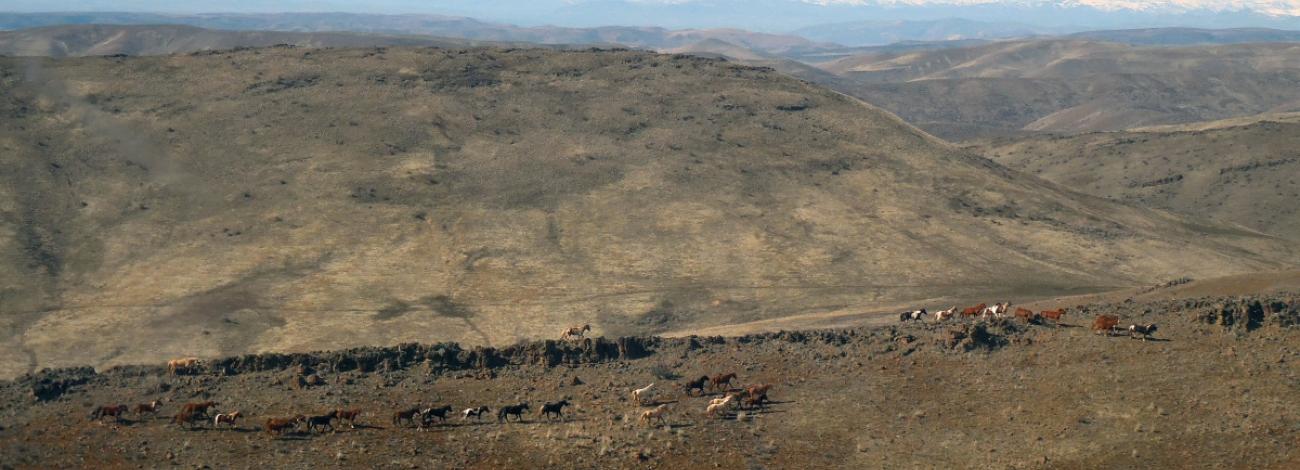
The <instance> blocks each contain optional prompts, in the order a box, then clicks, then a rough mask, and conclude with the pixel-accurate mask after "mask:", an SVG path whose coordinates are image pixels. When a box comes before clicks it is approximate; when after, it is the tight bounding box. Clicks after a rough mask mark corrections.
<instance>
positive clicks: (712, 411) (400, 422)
mask: <svg viewBox="0 0 1300 470" xmlns="http://www.w3.org/2000/svg"><path fill="white" fill-rule="evenodd" d="M574 330H575V331H577V333H576V335H577V336H581V335H582V333H583V330H582V329H574ZM197 364H198V361H197V360H191V358H186V359H178V360H172V361H168V370H169V371H170V372H171V373H172V374H176V373H178V372H179V371H182V370H185V369H187V368H192V367H195V366H196V365H197ZM736 378H737V375H736V373H734V372H727V373H720V374H715V375H704V376H701V377H699V378H698V379H693V380H687V381H684V382H683V383H681V384H680V385H679V388H680V389H681V390H682V391H683V392H684V393H685V394H686V395H687V396H700V397H703V396H705V394H706V392H709V391H712V392H714V393H718V394H720V396H719V397H718V398H714V399H712V400H710V401H709V404H708V406H706V407H705V408H704V410H703V412H704V414H705V415H706V416H708V417H711V418H716V417H720V416H724V415H726V413H727V412H728V411H729V410H730V409H732V408H740V409H762V408H764V407H766V405H768V404H770V403H771V400H770V399H769V398H768V395H767V394H768V391H770V390H771V388H772V386H771V385H770V384H757V385H750V386H747V387H740V388H733V387H732V381H734V380H735V379H736ZM654 388H655V384H654V383H651V384H650V385H648V386H645V387H641V388H637V389H633V390H632V391H631V395H632V402H633V403H635V404H636V406H638V407H641V406H646V405H650V406H654V408H653V409H649V410H644V411H641V412H640V413H639V415H638V417H639V419H638V421H639V422H640V423H643V424H655V423H658V424H666V416H667V414H668V412H669V410H670V407H669V403H661V402H652V403H648V404H647V402H646V399H647V398H649V397H650V395H651V393H652V392H653V390H654ZM162 405H163V403H162V401H161V400H154V401H151V402H149V403H142V404H138V405H135V406H134V407H129V406H127V405H108V406H99V407H96V408H95V409H94V410H92V411H91V413H90V420H92V421H102V420H103V419H105V418H112V419H113V420H114V422H122V421H123V420H124V418H125V417H126V415H127V414H128V413H130V412H134V413H135V415H136V416H137V419H141V420H142V419H144V418H145V417H146V416H157V415H158V414H159V412H160V411H161V409H162ZM218 405H219V403H217V402H215V401H211V400H209V401H202V402H193V403H185V404H184V405H182V406H181V407H180V409H179V410H178V411H177V413H176V414H175V415H173V416H172V418H171V421H170V422H171V424H176V425H178V426H180V427H182V428H185V429H195V428H198V427H202V426H206V425H207V424H208V423H211V426H212V428H213V429H218V428H220V427H221V426H222V425H225V426H227V427H229V428H236V427H237V426H238V425H239V420H240V419H241V418H243V417H244V415H243V413H241V412H240V411H228V412H220V413H216V412H214V411H215V410H216V409H217V406H218ZM531 406H532V405H530V404H529V403H528V402H522V403H515V404H509V405H505V406H501V407H499V408H497V410H496V418H497V422H498V423H509V422H510V420H511V418H514V420H515V421H516V422H522V421H523V420H524V414H525V413H526V412H529V411H531V409H532V408H531ZM571 406H573V404H572V403H570V402H569V401H568V400H559V401H553V402H546V403H543V404H542V405H541V407H540V408H537V416H538V417H539V419H545V420H547V421H551V420H555V419H558V420H564V419H565V415H564V409H565V407H571ZM454 409H455V408H454V407H453V406H452V405H442V406H414V407H410V408H405V409H401V410H398V411H395V412H393V414H392V420H391V423H392V425H393V427H395V428H396V427H414V428H415V429H416V430H417V431H425V430H429V429H431V428H433V427H434V426H435V425H443V424H447V420H448V418H449V417H451V415H452V411H453V410H454ZM361 415H362V410H361V409H359V408H351V409H344V408H340V409H335V410H332V411H328V412H326V413H322V414H314V415H304V414H298V415H294V416H291V417H273V418H267V419H266V420H265V421H264V422H263V426H262V431H264V432H266V433H267V435H269V436H271V437H273V438H274V437H278V436H281V435H283V434H285V433H287V432H294V433H303V432H305V433H307V434H311V433H316V432H319V433H324V432H335V431H336V428H335V424H336V423H338V424H343V423H347V425H348V426H349V428H351V429H356V427H357V424H358V418H360V417H361ZM458 415H459V416H460V419H461V420H462V421H463V422H464V421H470V420H473V421H475V422H481V420H482V418H484V417H488V416H492V408H490V407H488V406H486V405H478V406H473V407H469V408H464V409H462V410H461V411H460V412H459V413H458Z"/></svg>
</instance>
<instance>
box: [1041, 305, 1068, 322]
mask: <svg viewBox="0 0 1300 470" xmlns="http://www.w3.org/2000/svg"><path fill="white" fill-rule="evenodd" d="M1038 314H1039V315H1042V316H1043V318H1051V319H1052V323H1054V324H1056V326H1058V327H1059V326H1061V317H1063V316H1065V309H1063V308H1058V309H1056V310H1043V311H1042V312H1038Z"/></svg>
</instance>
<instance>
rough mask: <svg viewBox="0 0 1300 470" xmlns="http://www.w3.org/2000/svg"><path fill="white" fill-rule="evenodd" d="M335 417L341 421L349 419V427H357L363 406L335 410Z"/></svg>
mask: <svg viewBox="0 0 1300 470" xmlns="http://www.w3.org/2000/svg"><path fill="white" fill-rule="evenodd" d="M334 417H335V418H338V420H339V421H347V422H348V428H349V429H356V428H357V418H359V417H361V408H353V409H350V410H345V409H341V408H340V409H338V410H334Z"/></svg>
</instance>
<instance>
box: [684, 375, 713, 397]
mask: <svg viewBox="0 0 1300 470" xmlns="http://www.w3.org/2000/svg"><path fill="white" fill-rule="evenodd" d="M708 385H709V376H707V375H705V376H701V377H700V378H698V379H695V380H691V381H689V382H686V385H682V389H684V390H685V391H686V394H687V395H693V394H692V393H691V392H692V391H695V390H699V391H700V393H701V394H702V393H704V387H707V386H708Z"/></svg>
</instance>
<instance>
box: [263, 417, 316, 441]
mask: <svg viewBox="0 0 1300 470" xmlns="http://www.w3.org/2000/svg"><path fill="white" fill-rule="evenodd" d="M304 419H306V418H305V417H303V415H298V416H294V417H292V418H266V427H265V429H266V434H268V435H270V436H272V437H274V436H276V435H278V434H283V433H284V430H285V429H292V428H296V427H297V426H298V422H299V421H302V420H304Z"/></svg>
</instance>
